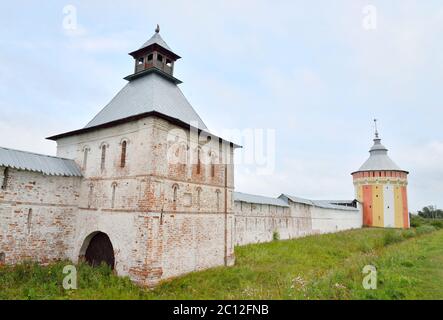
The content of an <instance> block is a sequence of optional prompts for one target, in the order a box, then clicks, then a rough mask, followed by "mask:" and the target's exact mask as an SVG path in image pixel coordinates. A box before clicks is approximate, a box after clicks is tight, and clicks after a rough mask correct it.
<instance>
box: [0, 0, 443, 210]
mask: <svg viewBox="0 0 443 320" xmlns="http://www.w3.org/2000/svg"><path fill="white" fill-rule="evenodd" d="M66 5H73V6H74V7H75V8H76V10H77V23H78V25H77V28H76V29H75V30H71V31H69V30H66V29H65V28H63V21H66V20H64V19H65V18H66V15H65V14H64V13H63V8H64V7H65V6H66ZM367 5H373V6H375V8H376V9H377V25H376V29H375V30H374V29H370V30H368V29H367V28H364V27H363V25H362V22H363V21H364V19H365V17H367V14H365V13H364V12H363V9H364V8H365V6H367ZM365 21H367V20H365ZM157 23H159V24H160V26H161V33H160V34H161V35H162V37H163V39H165V41H166V42H167V43H168V45H169V46H170V47H171V48H172V49H173V51H175V52H176V53H177V54H179V55H180V56H182V57H183V58H182V59H181V60H179V61H178V62H177V63H176V69H175V75H176V77H177V78H179V79H181V80H182V81H183V82H184V83H183V84H182V85H180V87H181V89H182V91H183V92H184V94H185V95H186V97H187V98H188V100H189V101H190V102H191V104H192V105H193V106H194V108H195V109H196V111H197V112H198V113H199V114H200V116H201V117H202V119H203V121H205V123H206V125H207V126H208V127H209V129H210V130H212V131H214V132H215V133H221V132H223V131H224V130H226V129H239V130H243V129H247V128H250V129H271V130H275V141H276V149H275V168H274V169H273V170H272V172H271V173H268V174H259V173H257V171H256V170H255V169H254V167H253V166H248V165H238V166H237V167H236V190H237V191H242V192H250V193H258V194H263V195H268V196H278V195H279V194H280V193H287V194H292V195H297V196H301V197H307V198H313V199H334V198H338V199H342V198H343V199H348V198H353V196H354V190H353V185H352V177H351V176H350V173H351V172H353V171H355V170H357V169H358V168H359V166H360V165H361V164H362V163H363V162H364V161H365V160H366V158H367V157H368V155H369V154H368V150H369V148H370V147H371V145H372V138H373V123H372V119H373V118H374V117H376V118H378V119H379V131H380V135H381V138H382V139H383V140H382V142H383V144H384V145H386V146H387V147H388V148H389V154H390V156H391V158H392V159H393V160H394V161H395V162H396V163H397V164H398V165H399V166H400V167H401V168H403V169H405V170H408V171H410V176H409V183H410V184H409V203H410V208H411V210H416V209H419V208H421V207H423V206H425V205H429V204H434V205H437V206H439V207H443V182H442V181H443V164H442V159H443V129H442V118H443V117H442V116H443V108H442V101H443V99H442V98H443V97H442V96H443V89H442V84H443V55H442V52H443V41H442V37H441V36H442V34H443V3H442V1H441V0H436V1H432V0H426V1H423V0H421V1H408V0H392V1H358V0H346V1H345V0H342V1H339V0H336V1H328V0H323V1H320V0H318V1H307V0H306V1H293V0H291V1H260V0H254V1H240V0H236V1H214V0H211V1H190V0H189V1H165V0H162V1H128V0H125V1H112V2H111V1H91V0H88V1H71V2H65V1H44V2H43V1H19V0H16V1H8V2H6V1H2V3H1V4H0V43H1V46H0V130H1V134H0V146H3V147H10V148H15V149H22V150H28V151H34V152H39V153H46V154H55V150H56V145H55V142H52V141H48V140H45V139H44V138H45V137H47V136H50V135H53V134H57V133H61V132H66V131H69V130H74V129H79V128H82V127H83V126H85V125H86V123H87V122H88V121H89V120H90V119H92V117H93V116H94V115H95V114H96V113H97V112H98V111H99V110H100V109H101V108H103V107H104V106H105V105H106V104H107V103H108V102H109V100H110V99H111V98H112V97H113V96H114V95H115V94H116V93H117V92H118V90H120V89H121V87H123V86H124V85H125V83H126V81H125V80H123V77H125V76H127V75H128V74H130V73H131V72H132V71H133V61H132V58H131V57H130V56H128V55H127V53H128V52H130V51H133V50H135V49H137V48H138V47H140V46H141V45H142V44H143V43H144V42H145V41H146V40H147V39H149V38H150V37H151V36H152V34H153V32H154V29H155V25H156V24H157ZM240 142H242V141H240ZM244 147H245V150H248V148H250V146H248V145H244Z"/></svg>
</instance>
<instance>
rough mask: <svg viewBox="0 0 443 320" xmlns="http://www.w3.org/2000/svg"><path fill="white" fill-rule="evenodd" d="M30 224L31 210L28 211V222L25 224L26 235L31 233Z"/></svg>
mask: <svg viewBox="0 0 443 320" xmlns="http://www.w3.org/2000/svg"><path fill="white" fill-rule="evenodd" d="M31 223H32V209H29V211H28V221H27V224H28V234H30V233H31Z"/></svg>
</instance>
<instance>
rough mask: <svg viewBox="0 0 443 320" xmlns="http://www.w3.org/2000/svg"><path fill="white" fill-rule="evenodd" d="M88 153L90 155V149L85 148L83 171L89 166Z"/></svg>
mask: <svg viewBox="0 0 443 320" xmlns="http://www.w3.org/2000/svg"><path fill="white" fill-rule="evenodd" d="M88 153H89V148H85V149H84V150H83V170H86V166H87V164H88Z"/></svg>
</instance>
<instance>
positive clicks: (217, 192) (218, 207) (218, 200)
mask: <svg viewBox="0 0 443 320" xmlns="http://www.w3.org/2000/svg"><path fill="white" fill-rule="evenodd" d="M215 193H216V194H217V212H220V207H221V206H220V193H221V191H220V190H218V189H217V190H216V191H215Z"/></svg>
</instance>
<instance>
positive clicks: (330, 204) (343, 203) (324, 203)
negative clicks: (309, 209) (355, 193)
mask: <svg viewBox="0 0 443 320" xmlns="http://www.w3.org/2000/svg"><path fill="white" fill-rule="evenodd" d="M279 198H280V199H282V200H284V199H287V200H290V201H292V202H295V203H301V204H305V205H308V206H314V207H318V208H324V209H336V210H347V211H358V208H355V207H350V206H348V205H347V204H350V203H352V202H353V201H352V200H309V199H304V198H300V197H295V196H290V195H287V194H282V195H281V196H280V197H279ZM339 203H340V204H339Z"/></svg>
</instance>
